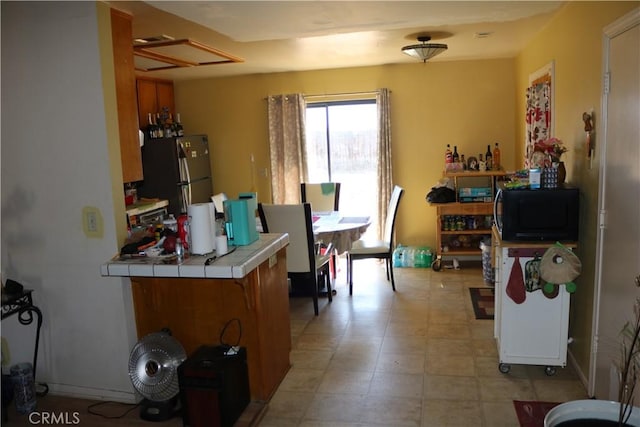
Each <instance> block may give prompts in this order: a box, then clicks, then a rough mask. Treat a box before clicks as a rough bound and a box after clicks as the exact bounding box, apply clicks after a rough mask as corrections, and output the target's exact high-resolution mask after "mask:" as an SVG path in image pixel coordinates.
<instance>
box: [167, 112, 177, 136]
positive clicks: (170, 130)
mask: <svg viewBox="0 0 640 427" xmlns="http://www.w3.org/2000/svg"><path fill="white" fill-rule="evenodd" d="M174 136H175V135H174V134H173V118H172V117H171V113H169V114H168V115H167V120H165V122H164V137H165V138H173V137H174Z"/></svg>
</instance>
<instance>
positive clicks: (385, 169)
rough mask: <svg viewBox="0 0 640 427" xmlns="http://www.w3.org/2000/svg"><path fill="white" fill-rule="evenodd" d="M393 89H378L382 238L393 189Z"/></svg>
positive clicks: (379, 212)
mask: <svg viewBox="0 0 640 427" xmlns="http://www.w3.org/2000/svg"><path fill="white" fill-rule="evenodd" d="M390 97H391V91H390V90H389V89H386V88H382V89H378V93H377V95H376V103H377V104H378V144H379V149H378V156H379V158H378V189H379V191H380V195H379V197H378V218H380V221H379V222H378V229H377V233H378V238H379V239H382V232H383V230H384V223H385V220H386V218H387V208H388V207H389V200H390V199H391V192H392V191H393V186H394V184H395V183H394V182H393V171H392V168H391V164H392V162H391V114H390Z"/></svg>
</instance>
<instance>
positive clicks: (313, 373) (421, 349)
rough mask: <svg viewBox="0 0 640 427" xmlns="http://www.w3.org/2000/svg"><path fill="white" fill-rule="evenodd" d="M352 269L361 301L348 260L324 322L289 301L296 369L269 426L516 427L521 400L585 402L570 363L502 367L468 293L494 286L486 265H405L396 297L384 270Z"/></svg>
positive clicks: (371, 266)
mask: <svg viewBox="0 0 640 427" xmlns="http://www.w3.org/2000/svg"><path fill="white" fill-rule="evenodd" d="M343 262H344V260H342V263H343ZM354 266H355V267H354V270H355V271H354V279H355V283H354V291H353V292H354V295H353V296H352V297H350V296H349V294H348V288H347V286H346V284H345V276H346V274H345V271H344V264H341V268H340V271H339V272H338V277H337V280H336V283H335V287H336V289H337V295H335V296H334V299H333V303H331V304H328V303H327V300H326V299H322V300H321V301H320V315H319V316H318V317H314V316H313V308H312V306H311V299H310V298H302V299H301V298H295V299H292V300H291V329H292V344H293V349H292V352H291V363H292V367H291V369H290V371H289V373H288V374H287V376H286V377H285V379H284V380H283V382H282V383H281V384H280V386H279V388H278V390H277V391H276V393H275V395H274V397H273V398H272V400H271V401H270V403H269V405H268V408H267V411H266V414H265V416H264V418H263V419H262V421H261V423H260V426H261V427H287V426H304V427H312V426H313V427H315V426H332V427H340V426H416V427H433V426H456V427H461V426H474V427H479V426H484V427H500V426H514V427H517V426H518V425H519V424H518V420H517V417H516V413H515V410H514V408H513V403H512V401H513V400H514V399H515V400H541V401H557V402H562V401H567V400H573V399H583V398H586V391H585V389H584V387H583V386H582V384H581V383H580V381H579V380H578V378H577V377H576V375H575V373H574V372H573V371H572V369H571V368H570V367H567V368H564V369H563V368H558V372H557V374H556V375H555V376H551V377H550V376H547V375H546V374H545V373H544V367H541V366H523V365H514V366H512V368H511V372H510V373H509V374H506V375H505V374H502V373H500V372H499V371H498V355H497V349H496V345H495V341H494V339H493V321H492V320H476V319H475V316H474V314H473V308H472V305H471V300H470V297H469V293H468V291H467V288H469V287H480V286H486V285H485V284H484V283H483V279H482V270H481V268H480V267H479V266H478V267H468V268H467V267H464V268H463V269H461V270H458V271H454V270H443V271H441V272H439V273H436V272H433V271H431V270H429V269H397V270H395V271H396V288H397V291H396V292H395V293H394V292H393V291H392V290H391V285H390V284H389V282H387V281H386V278H385V273H384V266H383V264H381V263H378V262H377V261H375V260H371V261H369V260H367V261H358V262H356V263H355V264H354Z"/></svg>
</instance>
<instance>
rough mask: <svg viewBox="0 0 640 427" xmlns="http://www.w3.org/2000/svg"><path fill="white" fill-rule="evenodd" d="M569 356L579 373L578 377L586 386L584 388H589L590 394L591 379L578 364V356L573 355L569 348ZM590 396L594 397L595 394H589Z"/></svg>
mask: <svg viewBox="0 0 640 427" xmlns="http://www.w3.org/2000/svg"><path fill="white" fill-rule="evenodd" d="M567 357H568V359H569V362H570V363H571V366H572V367H573V369H574V370H575V371H576V374H577V375H578V378H579V379H580V382H581V383H582V385H583V386H584V389H585V390H587V394H588V393H589V379H588V378H587V377H586V376H585V375H584V372H582V370H581V369H580V366H579V365H578V362H577V361H576V358H575V357H574V356H573V353H572V352H571V350H568V349H567ZM589 397H590V398H593V396H589Z"/></svg>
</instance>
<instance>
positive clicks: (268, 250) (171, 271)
mask: <svg viewBox="0 0 640 427" xmlns="http://www.w3.org/2000/svg"><path fill="white" fill-rule="evenodd" d="M288 244H289V235H288V234H286V233H285V234H281V233H265V234H260V235H259V237H258V240H257V241H256V242H254V243H252V244H250V245H247V246H237V247H236V249H235V250H234V251H233V252H232V253H229V254H228V255H225V256H222V257H220V258H218V259H216V260H215V261H214V262H213V263H211V265H207V266H205V261H206V260H207V258H210V257H211V256H212V255H214V254H215V253H212V254H208V255H191V256H189V257H188V258H185V259H184V261H183V262H182V263H180V264H165V263H163V262H162V261H161V260H155V261H154V260H151V259H145V258H136V259H131V260H122V261H121V260H118V259H117V257H114V258H113V259H111V260H109V261H107V262H105V263H104V264H102V265H101V266H100V272H101V274H102V276H111V277H191V278H215V279H239V278H242V277H244V276H246V275H247V274H249V272H251V271H252V270H254V269H255V268H256V267H258V266H259V265H260V264H262V263H263V262H264V261H266V260H268V259H269V257H270V256H272V255H274V254H275V253H276V252H278V251H279V250H280V249H282V248H285V247H286V246H287V245H288Z"/></svg>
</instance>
